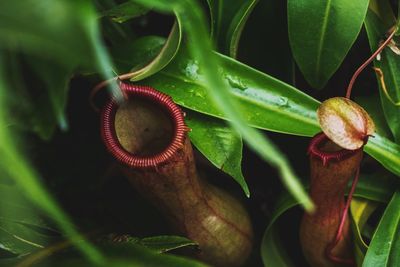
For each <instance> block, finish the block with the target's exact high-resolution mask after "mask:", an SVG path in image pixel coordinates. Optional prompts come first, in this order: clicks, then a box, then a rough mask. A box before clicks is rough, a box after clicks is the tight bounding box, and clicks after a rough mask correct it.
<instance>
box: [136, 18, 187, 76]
mask: <svg viewBox="0 0 400 267" xmlns="http://www.w3.org/2000/svg"><path fill="white" fill-rule="evenodd" d="M181 39H182V30H181V22H180V21H179V19H178V20H177V22H176V23H175V24H174V26H173V27H172V30H171V32H170V34H169V36H168V38H167V41H166V42H165V44H164V46H163V47H162V49H161V50H160V53H159V54H158V55H157V56H156V57H155V58H154V59H153V60H152V61H151V62H149V63H148V64H147V65H146V66H144V67H143V68H140V69H133V70H132V73H131V75H132V77H131V81H139V80H142V79H144V78H146V77H148V76H151V75H153V74H154V73H156V72H158V71H160V70H161V69H162V68H164V67H165V66H167V65H168V63H170V62H171V60H172V59H173V58H174V57H175V55H176V53H177V52H178V49H179V47H180V44H181ZM144 49H146V48H144Z"/></svg>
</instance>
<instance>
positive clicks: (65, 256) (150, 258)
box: [0, 241, 208, 267]
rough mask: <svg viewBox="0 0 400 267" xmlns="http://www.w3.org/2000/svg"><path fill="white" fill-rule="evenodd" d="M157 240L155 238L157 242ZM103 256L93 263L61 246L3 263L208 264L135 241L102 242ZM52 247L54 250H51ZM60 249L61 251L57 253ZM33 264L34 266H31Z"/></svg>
mask: <svg viewBox="0 0 400 267" xmlns="http://www.w3.org/2000/svg"><path fill="white" fill-rule="evenodd" d="M154 242H156V241H154ZM99 248H101V251H102V254H103V255H104V258H103V260H102V261H101V262H99V263H97V264H95V265H94V264H93V263H91V262H90V261H88V260H86V259H84V258H82V257H79V255H77V253H76V251H75V250H74V249H73V248H72V249H68V250H63V251H59V250H60V248H57V247H49V248H46V249H45V250H42V251H40V252H38V253H34V254H32V255H28V256H26V257H24V258H19V259H18V258H17V259H15V258H13V259H11V260H10V259H5V260H2V259H0V266H4V267H8V266H16V264H17V263H18V266H54V263H55V262H57V267H64V266H65V267H70V266H74V267H87V266H99V267H102V266H104V267H127V266H135V267H136V266H138V267H142V266H143V267H145V266H152V267H206V266H208V265H206V264H204V263H201V262H199V261H196V260H193V259H189V258H185V257H182V256H175V255H170V254H160V253H159V252H158V251H155V250H153V249H151V248H147V247H145V246H142V245H139V244H137V243H134V242H125V243H107V244H104V245H99ZM52 250H53V251H52ZM54 252H58V253H54ZM32 264H33V265H32Z"/></svg>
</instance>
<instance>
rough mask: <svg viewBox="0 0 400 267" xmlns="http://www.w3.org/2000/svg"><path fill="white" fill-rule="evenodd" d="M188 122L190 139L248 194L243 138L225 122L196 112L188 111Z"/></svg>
mask: <svg viewBox="0 0 400 267" xmlns="http://www.w3.org/2000/svg"><path fill="white" fill-rule="evenodd" d="M186 123H187V125H188V126H189V128H191V129H192V130H191V131H190V133H189V136H190V140H191V141H192V143H193V144H194V145H195V146H196V147H197V149H198V150H199V151H200V152H201V153H202V154H203V155H204V156H206V157H207V159H208V160H210V162H211V163H213V164H214V165H215V166H216V167H217V168H219V169H221V170H222V171H224V172H226V173H227V174H229V175H231V176H232V177H233V178H234V179H235V181H236V182H238V184H239V185H240V186H241V187H242V189H243V191H244V193H245V194H246V196H248V197H249V196H250V191H249V188H248V186H247V184H246V181H245V179H244V177H243V174H242V167H241V164H242V148H243V143H242V138H241V137H240V135H238V134H237V133H235V132H234V131H232V129H231V128H230V127H229V126H228V125H227V124H226V122H224V121H223V120H219V119H216V118H212V117H209V116H205V115H202V114H199V113H196V112H189V113H187V118H186Z"/></svg>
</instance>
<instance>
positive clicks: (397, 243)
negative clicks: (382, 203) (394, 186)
mask: <svg viewBox="0 0 400 267" xmlns="http://www.w3.org/2000/svg"><path fill="white" fill-rule="evenodd" d="M399 235H400V193H399V192H398V191H397V192H395V193H394V194H393V197H392V199H391V200H390V202H389V204H388V206H387V208H386V210H385V212H384V214H383V216H382V218H381V220H380V222H379V225H378V227H377V229H376V231H375V233H374V235H373V237H372V240H371V243H370V246H369V249H368V251H367V254H366V255H365V259H364V263H363V267H368V266H371V267H375V266H382V267H385V266H399V265H400V257H399V254H400V239H399Z"/></svg>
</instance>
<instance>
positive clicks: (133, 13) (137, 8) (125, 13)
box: [102, 1, 150, 23]
mask: <svg viewBox="0 0 400 267" xmlns="http://www.w3.org/2000/svg"><path fill="white" fill-rule="evenodd" d="M149 10H150V9H149V8H146V7H144V6H141V5H138V4H136V3H133V2H131V1H128V2H125V3H122V4H119V5H117V6H114V7H113V8H111V9H108V10H105V11H104V12H102V16H105V17H109V18H111V20H113V21H115V22H117V23H124V22H125V21H127V20H130V19H133V18H137V17H140V16H143V15H145V14H146V13H147V12H148V11H149Z"/></svg>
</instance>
